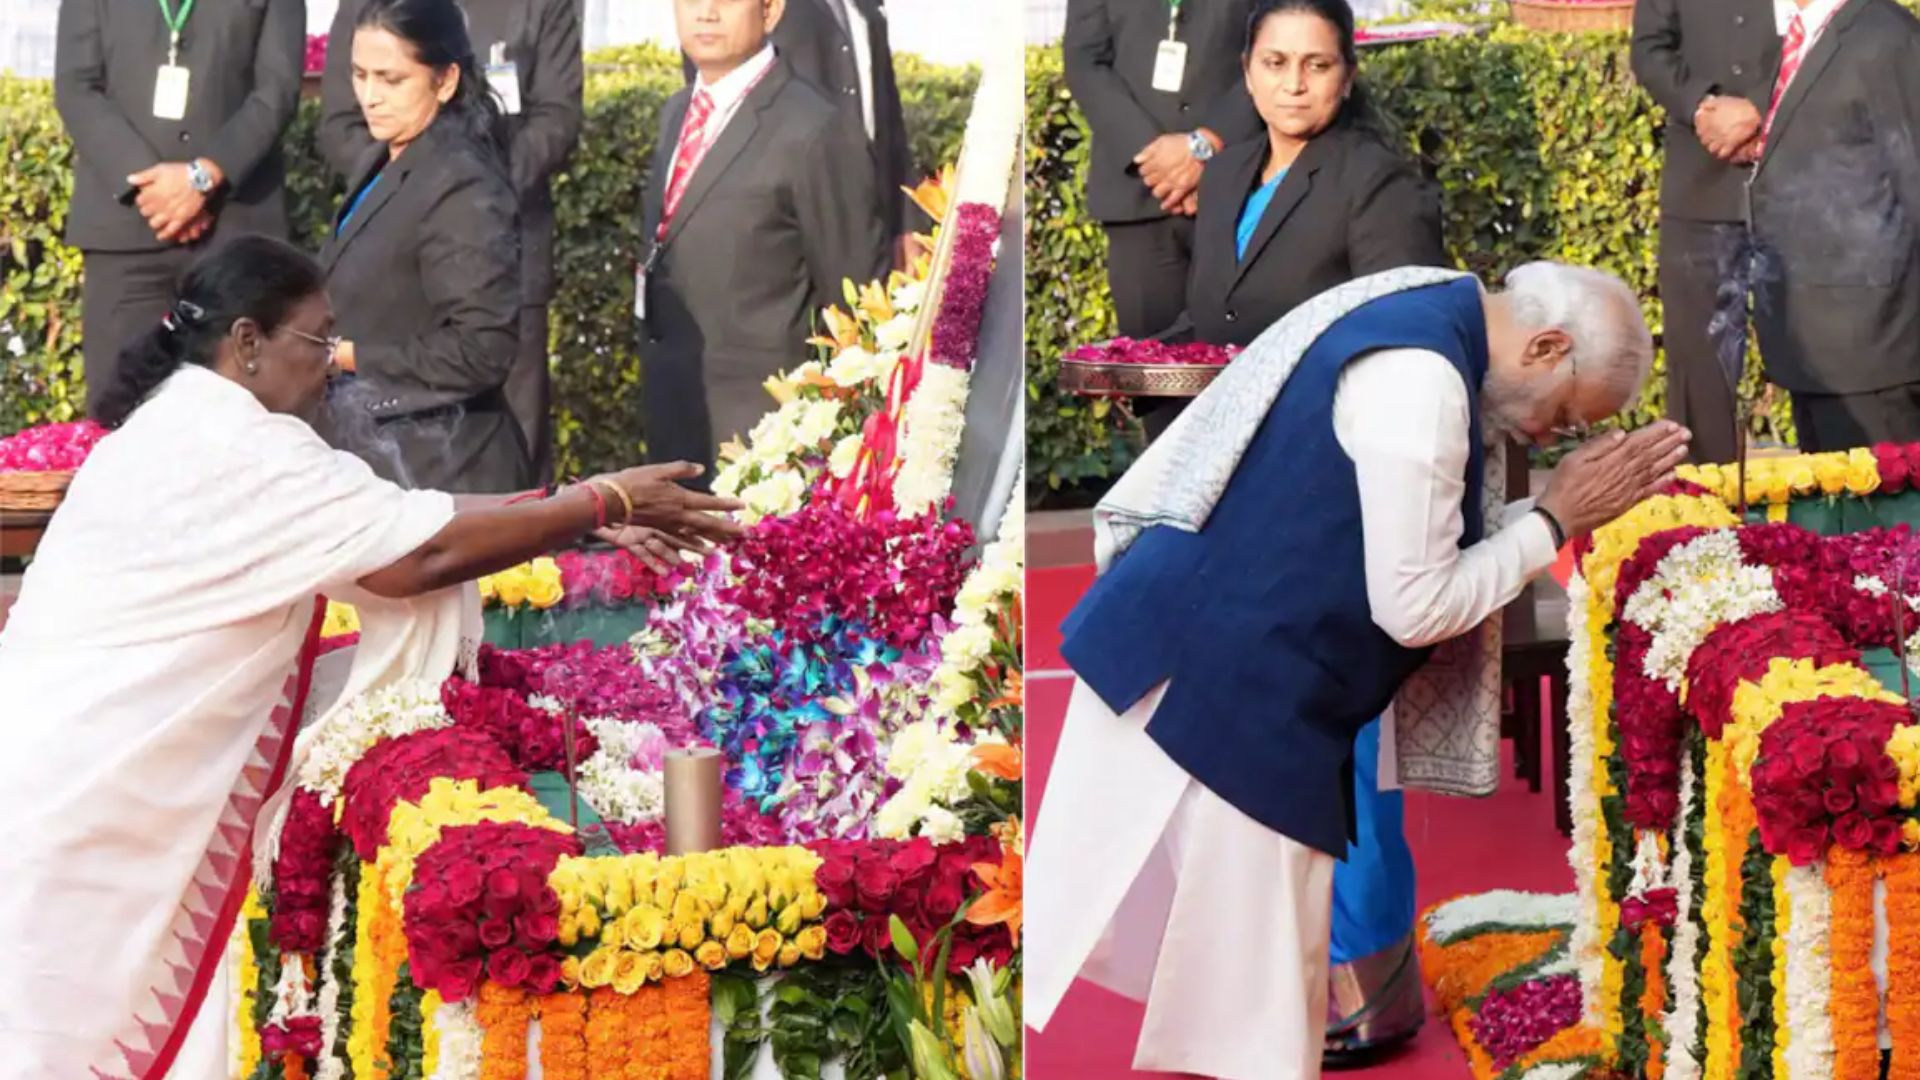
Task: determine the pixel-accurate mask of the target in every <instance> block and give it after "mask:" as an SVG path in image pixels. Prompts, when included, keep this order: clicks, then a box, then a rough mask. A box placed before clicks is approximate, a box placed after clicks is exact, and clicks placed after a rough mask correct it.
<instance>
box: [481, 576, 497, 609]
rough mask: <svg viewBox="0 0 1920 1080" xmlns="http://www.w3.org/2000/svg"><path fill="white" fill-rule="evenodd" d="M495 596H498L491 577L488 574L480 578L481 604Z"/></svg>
mask: <svg viewBox="0 0 1920 1080" xmlns="http://www.w3.org/2000/svg"><path fill="white" fill-rule="evenodd" d="M496 595H498V594H497V592H496V591H495V590H494V587H493V575H492V574H488V575H487V576H486V577H483V578H481V579H480V602H481V603H483V604H485V603H488V602H490V601H492V600H493V598H494V597H495V596H496Z"/></svg>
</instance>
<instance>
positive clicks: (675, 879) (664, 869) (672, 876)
mask: <svg viewBox="0 0 1920 1080" xmlns="http://www.w3.org/2000/svg"><path fill="white" fill-rule="evenodd" d="M686 879H687V864H686V862H685V860H683V859H668V860H666V861H664V862H662V863H661V864H660V871H659V875H658V881H659V883H660V884H662V885H665V886H666V887H668V888H669V889H678V888H680V883H681V882H683V881H685V880H686ZM668 906H669V905H667V904H662V905H661V907H663V908H664V907H668Z"/></svg>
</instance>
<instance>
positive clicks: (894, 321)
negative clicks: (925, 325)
mask: <svg viewBox="0 0 1920 1080" xmlns="http://www.w3.org/2000/svg"><path fill="white" fill-rule="evenodd" d="M913 321H914V320H913V316H912V315H910V314H905V313H903V314H899V315H895V316H894V317H893V318H891V319H888V320H887V321H886V322H883V323H881V324H880V325H879V326H876V327H874V328H873V340H874V341H876V342H878V343H879V345H880V348H882V349H884V350H886V351H888V352H896V353H897V352H899V351H901V350H902V349H905V348H906V347H907V342H909V341H911V340H913Z"/></svg>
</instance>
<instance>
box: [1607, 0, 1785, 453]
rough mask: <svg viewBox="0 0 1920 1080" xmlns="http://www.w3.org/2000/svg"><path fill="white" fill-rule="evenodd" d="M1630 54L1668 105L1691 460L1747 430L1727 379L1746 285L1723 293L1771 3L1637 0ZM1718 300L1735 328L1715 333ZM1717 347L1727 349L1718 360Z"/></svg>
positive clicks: (1735, 243) (1776, 41) (1673, 323)
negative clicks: (1738, 428)
mask: <svg viewBox="0 0 1920 1080" xmlns="http://www.w3.org/2000/svg"><path fill="white" fill-rule="evenodd" d="M1631 60H1632V64H1633V74H1634V77H1635V78H1637V79H1639V80H1640V85H1641V86H1643V87H1645V88H1646V90H1647V92H1648V93H1649V94H1652V95H1653V99H1654V100H1655V101H1657V102H1659V103H1660V104H1661V105H1662V106H1664V107H1665V108H1666V110H1667V128H1666V164H1665V167H1664V169H1663V170H1662V173H1661V177H1660V302H1661V305H1662V307H1664V308H1665V311H1666V314H1665V319H1664V327H1665V328H1664V330H1663V331H1662V334H1661V337H1662V341H1663V343H1664V344H1665V346H1666V350H1667V415H1668V416H1670V417H1672V418H1673V419H1674V420H1676V421H1678V422H1679V423H1680V424H1682V425H1683V426H1685V427H1686V428H1687V429H1688V430H1689V431H1691V432H1693V444H1692V447H1691V454H1692V457H1693V459H1694V460H1695V461H1696V462H1720V461H1732V460H1734V458H1735V457H1736V456H1737V455H1738V452H1739V439H1741V438H1744V437H1745V434H1744V432H1742V433H1741V434H1740V435H1739V436H1738V437H1736V434H1735V424H1736V422H1737V421H1738V419H1739V418H1736V417H1735V416H1734V409H1735V401H1734V397H1733V393H1734V391H1733V387H1734V385H1736V384H1737V380H1738V378H1739V375H1740V371H1741V369H1742V368H1743V367H1744V365H1745V360H1746V358H1745V348H1744V342H1745V341H1746V335H1745V333H1744V328H1745V324H1746V317H1747V313H1746V303H1745V298H1744V295H1742V294H1741V293H1742V290H1737V289H1734V290H1730V291H1729V292H1728V294H1727V295H1726V296H1725V297H1722V296H1721V295H1720V290H1721V286H1722V283H1725V282H1729V281H1731V280H1732V279H1733V278H1734V276H1735V273H1736V271H1737V270H1739V269H1740V266H1741V264H1742V263H1744V262H1745V260H1746V258H1747V252H1748V250H1749V246H1748V238H1747V235H1746V227H1745V225H1744V224H1743V222H1744V221H1745V217H1746V190H1745V187H1746V180H1747V175H1748V172H1749V170H1748V167H1747V165H1746V163H1745V162H1744V160H1743V155H1742V150H1743V148H1744V147H1746V146H1747V145H1748V144H1749V143H1750V142H1751V140H1752V139H1753V138H1754V137H1755V136H1756V135H1758V134H1759V131H1760V121H1761V117H1762V114H1763V113H1764V112H1765V111H1766V108H1767V98H1768V91H1769V90H1770V89H1771V87H1772V85H1773V73H1774V69H1775V68H1776V67H1777V66H1778V65H1779V61H1780V32H1779V29H1778V28H1777V27H1776V25H1775V20H1774V14H1773V4H1772V2H1771V0H1640V2H1639V4H1637V5H1636V6H1635V7H1634V9H1633V45H1632V51H1631ZM1716 310H1718V311H1719V313H1720V314H1721V317H1722V320H1723V324H1725V325H1726V326H1728V327H1730V328H1729V329H1723V330H1722V331H1721V336H1720V337H1719V338H1718V340H1716V338H1715V337H1714V335H1712V334H1710V333H1709V327H1710V326H1712V324H1713V321H1714V316H1715V314H1716ZM1736 331H1738V332H1736ZM1722 346H1724V347H1725V351H1726V352H1728V353H1729V354H1730V355H1728V356H1727V357H1725V358H1724V360H1723V358H1722V357H1721V355H1720V353H1721V351H1722ZM1729 367H1731V368H1732V370H1728V368H1729ZM1729 377H1731V378H1732V379H1733V380H1735V382H1731V383H1730V382H1729Z"/></svg>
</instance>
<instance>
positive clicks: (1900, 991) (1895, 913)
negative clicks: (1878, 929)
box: [1880, 854, 1920, 1076]
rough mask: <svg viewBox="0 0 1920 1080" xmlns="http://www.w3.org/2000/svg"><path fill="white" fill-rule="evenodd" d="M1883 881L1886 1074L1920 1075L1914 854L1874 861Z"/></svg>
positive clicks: (1919, 888) (1918, 890)
mask: <svg viewBox="0 0 1920 1080" xmlns="http://www.w3.org/2000/svg"><path fill="white" fill-rule="evenodd" d="M1880 871H1881V876H1882V877H1883V878H1885V879H1886V883H1887V892H1886V904H1887V925H1888V926H1890V927H1897V928H1898V929H1896V930H1894V931H1893V932H1892V933H1890V934H1888V935H1887V937H1888V941H1887V1031H1888V1034H1890V1035H1891V1036H1892V1037H1893V1068H1892V1070H1891V1072H1889V1074H1888V1075H1890V1076H1920V933H1915V932H1914V928H1915V927H1920V855H1911V854H1901V855H1895V856H1893V857H1892V858H1882V859H1881V860H1880Z"/></svg>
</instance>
